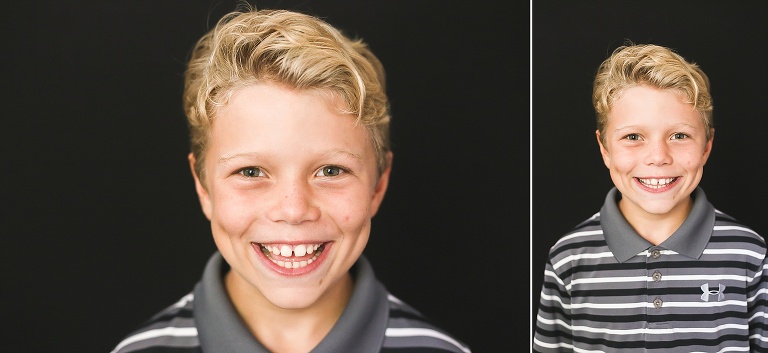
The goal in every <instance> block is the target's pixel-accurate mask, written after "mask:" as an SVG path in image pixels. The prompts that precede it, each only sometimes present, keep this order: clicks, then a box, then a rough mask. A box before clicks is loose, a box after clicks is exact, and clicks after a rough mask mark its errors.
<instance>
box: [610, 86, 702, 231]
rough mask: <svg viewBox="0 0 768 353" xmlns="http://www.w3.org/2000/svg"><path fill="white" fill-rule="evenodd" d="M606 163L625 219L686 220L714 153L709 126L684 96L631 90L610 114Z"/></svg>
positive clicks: (649, 89)
mask: <svg viewBox="0 0 768 353" xmlns="http://www.w3.org/2000/svg"><path fill="white" fill-rule="evenodd" d="M605 134H606V136H604V138H605V144H603V143H602V142H600V133H599V131H598V132H597V138H598V143H599V144H600V152H601V154H602V156H603V162H604V163H605V166H606V167H608V169H609V170H610V174H611V179H612V180H613V183H614V184H615V185H616V188H617V189H618V190H619V191H620V192H621V195H622V198H621V201H620V208H621V210H622V212H624V213H625V217H627V218H631V217H633V216H647V215H657V216H673V217H677V216H679V217H682V218H681V219H684V218H685V217H686V216H687V212H688V211H687V207H688V205H689V203H690V194H691V193H692V192H693V190H694V189H695V188H696V186H697V185H698V184H699V181H700V180H701V176H702V173H703V171H704V164H705V163H706V162H707V158H708V157H709V153H710V151H711V150H712V139H710V140H709V141H707V138H706V131H705V130H704V123H703V121H702V119H701V115H700V114H699V112H697V111H696V110H694V109H693V105H692V104H688V103H684V101H683V96H682V94H681V93H679V92H677V91H673V90H658V89H654V88H651V87H648V86H642V85H641V86H637V87H633V88H629V89H626V90H625V91H624V92H623V93H622V94H621V96H620V97H619V99H618V100H616V101H615V102H614V105H613V108H612V109H611V111H610V112H609V113H608V124H607V126H606V129H605Z"/></svg>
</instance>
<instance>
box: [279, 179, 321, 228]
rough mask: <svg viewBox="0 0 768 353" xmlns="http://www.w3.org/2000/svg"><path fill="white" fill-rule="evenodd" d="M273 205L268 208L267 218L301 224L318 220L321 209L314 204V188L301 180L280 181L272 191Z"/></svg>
mask: <svg viewBox="0 0 768 353" xmlns="http://www.w3.org/2000/svg"><path fill="white" fill-rule="evenodd" d="M270 197H271V200H268V201H267V202H270V203H271V204H272V205H271V206H270V207H269V208H268V211H267V215H266V216H267V218H269V219H270V220H271V221H273V222H286V223H288V224H300V223H302V222H305V221H312V220H317V219H318V218H319V217H320V210H319V208H318V207H317V206H316V205H315V204H314V199H313V191H312V188H311V187H310V186H309V185H308V184H307V183H304V182H300V181H281V182H278V183H277V184H276V185H275V186H274V189H273V192H272V193H270Z"/></svg>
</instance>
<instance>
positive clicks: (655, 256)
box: [651, 249, 661, 259]
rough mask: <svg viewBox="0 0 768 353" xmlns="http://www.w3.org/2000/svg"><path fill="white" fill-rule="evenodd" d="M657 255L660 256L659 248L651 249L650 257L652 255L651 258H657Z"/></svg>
mask: <svg viewBox="0 0 768 353" xmlns="http://www.w3.org/2000/svg"><path fill="white" fill-rule="evenodd" d="M659 256H661V251H659V249H653V250H652V251H651V257H652V258H654V259H658V258H659Z"/></svg>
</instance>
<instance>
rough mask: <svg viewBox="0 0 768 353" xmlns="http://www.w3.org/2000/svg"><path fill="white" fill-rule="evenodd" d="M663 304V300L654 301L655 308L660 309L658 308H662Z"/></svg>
mask: <svg viewBox="0 0 768 353" xmlns="http://www.w3.org/2000/svg"><path fill="white" fill-rule="evenodd" d="M662 304H664V301H663V300H661V299H660V298H656V299H654V300H653V306H654V307H655V308H656V309H658V308H661V305H662Z"/></svg>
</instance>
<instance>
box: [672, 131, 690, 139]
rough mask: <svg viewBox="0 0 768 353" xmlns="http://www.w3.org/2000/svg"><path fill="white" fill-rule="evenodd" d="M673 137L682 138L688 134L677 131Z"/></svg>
mask: <svg viewBox="0 0 768 353" xmlns="http://www.w3.org/2000/svg"><path fill="white" fill-rule="evenodd" d="M672 138H673V139H675V140H680V139H684V138H688V134H686V133H683V132H676V133H675V134H673V135H672Z"/></svg>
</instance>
